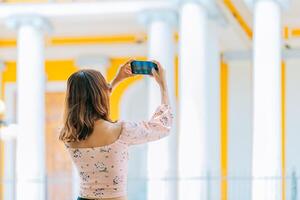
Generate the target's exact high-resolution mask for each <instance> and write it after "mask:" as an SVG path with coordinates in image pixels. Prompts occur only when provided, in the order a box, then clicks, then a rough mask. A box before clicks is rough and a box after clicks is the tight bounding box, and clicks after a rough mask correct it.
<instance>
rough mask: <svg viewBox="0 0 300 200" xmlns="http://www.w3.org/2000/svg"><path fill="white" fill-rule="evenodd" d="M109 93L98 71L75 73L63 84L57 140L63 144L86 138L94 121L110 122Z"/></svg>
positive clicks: (107, 86)
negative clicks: (61, 111) (62, 101)
mask: <svg viewBox="0 0 300 200" xmlns="http://www.w3.org/2000/svg"><path fill="white" fill-rule="evenodd" d="M109 90H110V87H109V85H108V84H107V82H106V80H105V78H104V77H103V76H102V74H101V73H100V72H99V71H96V70H92V69H84V70H79V71H77V72H75V73H73V74H72V75H71V76H70V77H69V78H68V82H67V92H66V99H65V111H64V124H63V128H62V129H61V131H60V136H59V139H60V140H62V141H64V142H75V141H81V140H85V139H86V138H88V137H89V136H90V135H91V134H92V132H93V130H94V123H95V121H96V120H98V119H103V120H107V121H110V122H112V120H111V119H110V118H109Z"/></svg>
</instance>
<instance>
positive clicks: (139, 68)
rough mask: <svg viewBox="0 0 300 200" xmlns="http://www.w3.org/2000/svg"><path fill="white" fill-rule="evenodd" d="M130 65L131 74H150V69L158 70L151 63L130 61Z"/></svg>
mask: <svg viewBox="0 0 300 200" xmlns="http://www.w3.org/2000/svg"><path fill="white" fill-rule="evenodd" d="M130 65H131V71H132V73H133V74H152V72H151V70H152V68H154V69H155V70H158V67H157V65H156V64H155V63H154V62H151V61H132V62H131V64H130Z"/></svg>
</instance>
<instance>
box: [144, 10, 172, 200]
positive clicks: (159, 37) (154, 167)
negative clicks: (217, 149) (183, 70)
mask: <svg viewBox="0 0 300 200" xmlns="http://www.w3.org/2000/svg"><path fill="white" fill-rule="evenodd" d="M141 18H142V20H144V23H146V24H147V28H148V59H149V60H151V59H154V60H157V61H159V62H160V63H161V64H162V66H163V67H164V68H165V70H166V80H167V85H168V90H169V95H170V104H171V107H172V110H173V112H174V116H176V107H177V106H176V88H175V70H174V69H175V54H174V50H175V49H174V45H175V40H174V29H173V28H174V25H175V23H176V15H175V13H173V12H169V11H148V12H147V13H145V12H144V15H143V16H141ZM147 81H148V89H149V115H152V114H153V112H154V111H155V109H156V108H157V106H158V105H160V103H161V102H160V101H161V98H160V90H159V86H158V84H157V83H156V82H155V80H154V79H152V78H151V79H148V80H147ZM176 152H177V131H176V118H175V119H174V127H173V128H172V130H171V133H170V136H169V137H168V138H164V139H162V140H161V141H157V142H153V143H150V144H149V145H148V178H149V182H148V199H149V200H151V199H157V200H164V199H176V197H177V194H176V192H174V191H177V186H176V184H177V183H176V181H175V180H174V178H175V177H177V153H176ZM158 162H159V164H158Z"/></svg>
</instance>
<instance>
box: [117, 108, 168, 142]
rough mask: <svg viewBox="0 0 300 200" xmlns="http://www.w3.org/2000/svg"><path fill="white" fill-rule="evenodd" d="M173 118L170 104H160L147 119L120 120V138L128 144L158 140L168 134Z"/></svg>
mask: <svg viewBox="0 0 300 200" xmlns="http://www.w3.org/2000/svg"><path fill="white" fill-rule="evenodd" d="M173 118H174V116H173V113H172V111H171V107H170V105H168V104H161V105H160V106H158V107H157V109H156V111H155V112H154V114H153V115H152V117H151V119H150V120H149V121H140V122H122V133H121V135H120V140H122V141H123V142H124V143H126V144H128V145H133V144H142V143H146V142H151V141H155V140H159V139H161V138H163V137H166V136H167V135H169V133H170V129H171V127H172V123H173Z"/></svg>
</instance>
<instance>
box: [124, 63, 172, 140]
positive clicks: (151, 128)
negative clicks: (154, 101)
mask: <svg viewBox="0 0 300 200" xmlns="http://www.w3.org/2000/svg"><path fill="white" fill-rule="evenodd" d="M153 62H155V63H156V64H157V66H158V72H157V71H155V69H152V74H153V75H152V76H153V77H154V78H155V80H156V82H157V83H158V85H159V87H160V93H161V105H159V106H158V107H157V108H156V110H155V112H154V114H153V115H152V117H151V119H150V120H148V121H141V122H122V123H123V124H122V133H121V135H120V139H121V140H123V141H124V142H125V143H127V144H129V145H132V144H141V143H146V142H150V141H154V140H159V139H160V138H163V137H165V136H167V135H168V134H169V133H170V129H171V127H172V122H173V118H174V116H173V113H172V110H171V106H170V104H169V96H168V90H167V84H166V80H165V71H164V69H163V68H162V67H161V65H160V63H158V62H157V61H153Z"/></svg>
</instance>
